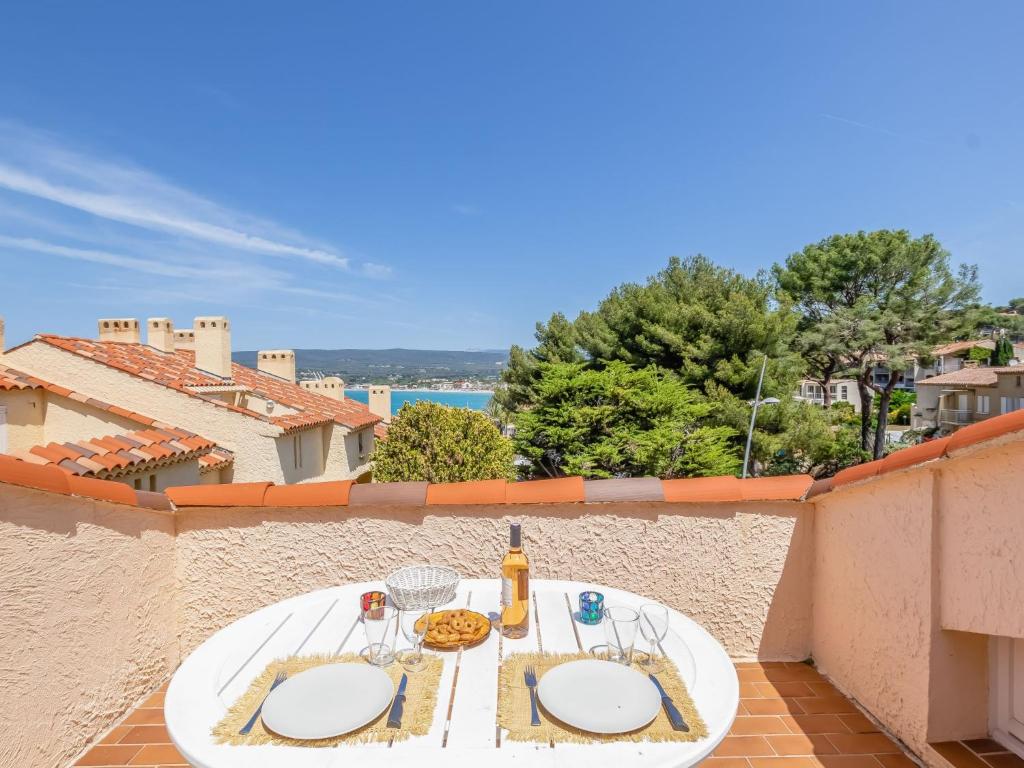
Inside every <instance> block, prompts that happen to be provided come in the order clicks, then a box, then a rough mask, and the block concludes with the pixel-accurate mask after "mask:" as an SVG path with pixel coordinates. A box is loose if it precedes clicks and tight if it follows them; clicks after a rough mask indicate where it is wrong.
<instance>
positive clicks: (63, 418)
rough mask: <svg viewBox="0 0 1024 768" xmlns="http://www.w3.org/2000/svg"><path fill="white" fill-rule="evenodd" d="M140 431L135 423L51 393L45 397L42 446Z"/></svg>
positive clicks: (139, 427) (140, 425) (140, 427)
mask: <svg viewBox="0 0 1024 768" xmlns="http://www.w3.org/2000/svg"><path fill="white" fill-rule="evenodd" d="M140 429H146V427H144V426H143V425H142V424H139V423H138V422H137V421H132V420H131V419H126V418H124V417H122V416H118V415H117V414H114V413H110V412H109V411H104V410H102V409H100V408H94V407H93V406H91V405H88V404H87V403H80V402H78V401H77V400H72V399H71V398H68V397H61V396H60V395H55V394H53V393H52V392H48V393H47V394H46V421H45V424H44V426H43V431H44V440H43V442H46V443H51V442H52V443H64V442H76V441H78V440H83V439H88V438H91V437H105V436H106V435H116V434H123V433H125V432H136V431H138V430H140Z"/></svg>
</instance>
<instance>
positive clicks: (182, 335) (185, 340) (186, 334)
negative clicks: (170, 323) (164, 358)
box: [174, 328, 196, 349]
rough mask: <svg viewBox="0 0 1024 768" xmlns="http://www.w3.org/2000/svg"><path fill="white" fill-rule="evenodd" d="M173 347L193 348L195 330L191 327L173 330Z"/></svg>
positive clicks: (194, 346)
mask: <svg viewBox="0 0 1024 768" xmlns="http://www.w3.org/2000/svg"><path fill="white" fill-rule="evenodd" d="M174 348H175V349H195V348H196V332H195V331H193V330H192V329H191V328H189V329H187V330H184V331H175V332H174Z"/></svg>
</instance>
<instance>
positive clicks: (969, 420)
mask: <svg viewBox="0 0 1024 768" xmlns="http://www.w3.org/2000/svg"><path fill="white" fill-rule="evenodd" d="M988 416H989V415H988V414H987V413H975V412H974V411H962V410H961V411H958V410H950V409H947V408H941V409H939V423H940V424H941V425H944V426H952V427H962V426H964V425H966V424H973V423H974V422H975V421H981V420H982V419H987V418H988Z"/></svg>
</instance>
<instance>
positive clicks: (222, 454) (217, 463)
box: [199, 446, 235, 472]
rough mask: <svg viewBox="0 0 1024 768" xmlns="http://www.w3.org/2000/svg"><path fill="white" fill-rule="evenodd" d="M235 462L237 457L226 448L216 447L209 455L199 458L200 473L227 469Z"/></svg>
mask: <svg viewBox="0 0 1024 768" xmlns="http://www.w3.org/2000/svg"><path fill="white" fill-rule="evenodd" d="M234 460H235V455H234V454H233V453H231V451H228V450H225V449H224V448H219V447H216V446H215V447H214V448H213V449H212V450H211V451H210V452H209V453H207V454H206V455H204V456H200V457H199V471H200V472H208V471H210V470H214V469H220V468H221V467H226V466H228V465H229V464H231V463H232V462H233V461H234Z"/></svg>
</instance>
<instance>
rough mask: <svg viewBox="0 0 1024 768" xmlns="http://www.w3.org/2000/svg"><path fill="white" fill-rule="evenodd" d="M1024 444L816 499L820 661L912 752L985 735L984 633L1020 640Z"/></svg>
mask: <svg viewBox="0 0 1024 768" xmlns="http://www.w3.org/2000/svg"><path fill="white" fill-rule="evenodd" d="M1022 469H1024V442H1021V441H1020V440H1019V439H1018V440H1017V441H1012V440H1008V441H1004V442H1003V443H1002V444H998V445H991V446H988V447H986V448H984V449H983V450H980V451H975V452H971V453H968V454H962V455H960V456H954V457H953V458H951V459H949V460H947V461H943V462H939V463H936V464H930V465H925V466H922V467H916V468H914V469H912V470H910V471H908V472H901V473H896V474H893V475H887V476H883V477H880V478H876V479H874V480H872V481H870V482H867V483H863V484H860V485H856V486H852V487H848V488H842V489H840V490H838V491H835V492H833V493H830V494H826V495H824V496H820V497H816V498H815V499H814V504H815V507H816V514H815V524H814V569H813V585H814V586H813V602H814V607H813V625H814V629H813V635H812V638H813V640H812V645H813V649H814V658H815V661H816V662H817V664H818V666H819V668H820V669H821V670H822V671H823V672H824V673H825V674H827V675H829V676H830V677H831V678H832V679H833V681H834V682H835V683H836V684H837V685H838V686H839V688H840V689H841V690H843V692H844V693H847V694H848V695H850V696H852V697H853V698H855V699H857V700H858V701H859V702H861V703H862V704H863V705H864V706H865V707H867V709H868V710H869V711H870V712H871V713H872V714H874V715H875V716H876V717H878V718H879V719H881V720H882V722H884V723H885V724H886V725H887V726H888V727H889V728H891V729H892V730H893V732H894V733H895V734H896V735H897V736H899V737H900V738H902V739H903V740H904V741H906V742H907V744H909V745H910V747H911V748H912V749H914V751H916V752H917V753H918V754H921V755H925V756H927V755H928V754H929V751H928V749H927V747H926V745H927V744H928V743H929V742H935V741H946V740H951V739H965V738H977V737H981V736H984V735H986V734H987V732H988V706H989V700H988V683H989V637H988V636H989V635H1006V636H1012V637H1024V611H1022V609H1021V606H1022V605H1024V577H1022V573H1024V572H1022V570H1021V563H1022V562H1024V558H1022V553H1021V547H1022V546H1024V516H1022V515H1021V510H1020V504H1019V499H1020V495H1021V491H1020V483H1021V481H1020V477H1021V470H1022Z"/></svg>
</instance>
